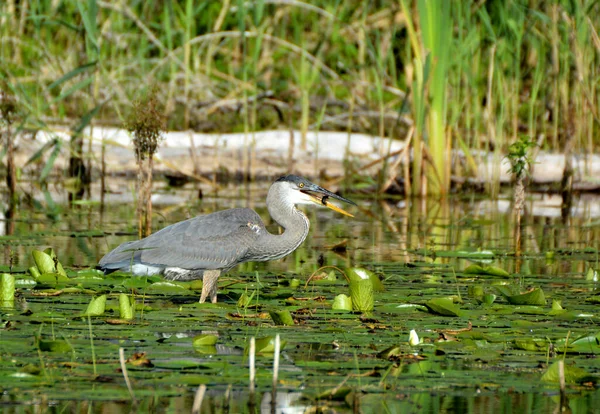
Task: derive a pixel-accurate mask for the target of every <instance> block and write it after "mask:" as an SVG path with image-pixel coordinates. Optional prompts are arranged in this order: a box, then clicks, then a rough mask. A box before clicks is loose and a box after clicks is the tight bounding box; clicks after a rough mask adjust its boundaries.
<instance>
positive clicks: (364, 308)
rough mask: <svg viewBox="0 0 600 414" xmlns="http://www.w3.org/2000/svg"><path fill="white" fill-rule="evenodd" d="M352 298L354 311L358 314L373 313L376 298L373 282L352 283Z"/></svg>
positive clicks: (362, 280) (360, 281)
mask: <svg viewBox="0 0 600 414" xmlns="http://www.w3.org/2000/svg"><path fill="white" fill-rule="evenodd" d="M350 298H351V300H352V309H353V310H354V311H356V312H371V311H372V310H373V306H374V302H375V298H374V295H373V282H371V279H359V280H351V281H350Z"/></svg>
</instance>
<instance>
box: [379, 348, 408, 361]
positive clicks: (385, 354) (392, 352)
mask: <svg viewBox="0 0 600 414" xmlns="http://www.w3.org/2000/svg"><path fill="white" fill-rule="evenodd" d="M402 354H403V352H402V349H401V348H400V347H399V346H397V345H394V346H390V347H389V348H386V349H384V350H383V351H381V352H379V353H378V354H377V356H378V357H379V358H383V359H390V358H393V357H396V356H399V355H402Z"/></svg>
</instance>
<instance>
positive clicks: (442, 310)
mask: <svg viewBox="0 0 600 414" xmlns="http://www.w3.org/2000/svg"><path fill="white" fill-rule="evenodd" d="M424 305H425V306H427V309H428V310H429V312H431V313H434V314H436V315H442V316H460V315H461V313H462V311H461V310H460V308H459V307H458V306H456V305H455V304H454V301H453V300H452V299H450V298H433V299H431V300H428V301H427V302H425V303H424Z"/></svg>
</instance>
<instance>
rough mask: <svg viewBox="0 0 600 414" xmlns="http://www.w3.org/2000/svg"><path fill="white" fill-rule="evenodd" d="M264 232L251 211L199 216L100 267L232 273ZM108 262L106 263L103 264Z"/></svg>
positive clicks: (127, 246) (120, 251)
mask: <svg viewBox="0 0 600 414" xmlns="http://www.w3.org/2000/svg"><path fill="white" fill-rule="evenodd" d="M256 225H258V226H259V227H260V229H264V224H263V223H262V220H261V219H260V216H259V215H258V214H257V213H256V212H254V211H253V210H250V209H246V208H244V209H231V210H224V211H219V212H217V213H213V214H208V215H205V216H198V217H195V218H192V219H189V220H186V221H182V222H179V223H175V224H173V225H171V226H168V227H165V228H164V229H162V230H160V231H158V232H156V233H154V234H152V235H150V236H148V237H146V238H145V239H142V240H139V241H135V242H129V243H124V244H122V245H121V246H119V247H118V248H116V249H115V250H113V251H112V252H111V253H109V254H108V255H106V256H105V257H104V258H103V259H102V260H101V261H100V265H104V266H105V267H109V266H107V264H108V265H110V263H113V264H114V265H116V264H117V263H123V264H124V265H125V266H126V265H127V264H128V263H130V262H131V261H132V258H133V263H145V264H155V265H163V266H174V267H180V268H183V269H228V268H230V267H233V266H235V265H236V264H237V263H239V262H240V261H241V260H243V258H244V256H246V253H247V252H248V248H249V247H250V246H251V245H252V244H253V243H254V240H256V238H257V237H258V232H257V231H256V227H254V228H252V226H256ZM103 262H104V263H103Z"/></svg>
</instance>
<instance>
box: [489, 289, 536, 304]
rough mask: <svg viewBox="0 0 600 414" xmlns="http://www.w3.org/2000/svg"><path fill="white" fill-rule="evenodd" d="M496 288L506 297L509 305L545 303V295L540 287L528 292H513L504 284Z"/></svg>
mask: <svg viewBox="0 0 600 414" xmlns="http://www.w3.org/2000/svg"><path fill="white" fill-rule="evenodd" d="M496 290H497V291H498V292H499V293H500V294H501V295H502V296H504V297H505V298H506V300H507V301H508V303H510V304H511V305H535V306H543V305H545V304H546V296H545V295H544V291H543V290H542V289H540V288H536V289H532V290H530V291H529V292H525V293H517V294H514V293H513V292H512V291H511V290H510V289H509V288H508V287H506V286H496Z"/></svg>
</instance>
